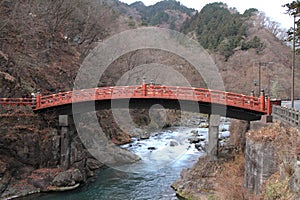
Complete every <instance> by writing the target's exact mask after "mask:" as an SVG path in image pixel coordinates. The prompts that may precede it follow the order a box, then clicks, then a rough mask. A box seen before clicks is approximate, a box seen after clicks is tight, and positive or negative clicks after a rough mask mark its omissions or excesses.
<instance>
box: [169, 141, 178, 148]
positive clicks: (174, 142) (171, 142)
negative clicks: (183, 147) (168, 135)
mask: <svg viewBox="0 0 300 200" xmlns="http://www.w3.org/2000/svg"><path fill="white" fill-rule="evenodd" d="M175 146H178V143H177V142H176V141H173V140H171V141H170V147H175Z"/></svg>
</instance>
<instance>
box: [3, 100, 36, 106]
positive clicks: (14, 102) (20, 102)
mask: <svg viewBox="0 0 300 200" xmlns="http://www.w3.org/2000/svg"><path fill="white" fill-rule="evenodd" d="M35 103H36V102H35V101H34V99H33V98H0V105H4V106H34V105H35Z"/></svg>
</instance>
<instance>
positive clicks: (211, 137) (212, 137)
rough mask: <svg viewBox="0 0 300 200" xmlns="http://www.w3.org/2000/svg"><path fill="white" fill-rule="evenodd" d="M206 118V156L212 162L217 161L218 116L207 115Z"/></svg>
mask: <svg viewBox="0 0 300 200" xmlns="http://www.w3.org/2000/svg"><path fill="white" fill-rule="evenodd" d="M208 118H209V119H208V123H209V129H208V155H209V157H210V160H212V161H213V160H217V159H218V150H219V126H220V115H209V117H208Z"/></svg>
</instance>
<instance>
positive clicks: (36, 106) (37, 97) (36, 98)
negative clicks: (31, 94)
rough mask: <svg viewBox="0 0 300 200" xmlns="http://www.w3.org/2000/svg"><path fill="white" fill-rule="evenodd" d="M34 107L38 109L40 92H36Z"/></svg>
mask: <svg viewBox="0 0 300 200" xmlns="http://www.w3.org/2000/svg"><path fill="white" fill-rule="evenodd" d="M35 101H36V102H35V109H38V108H40V107H41V93H39V92H38V93H36V97H35Z"/></svg>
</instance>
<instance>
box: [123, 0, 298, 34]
mask: <svg viewBox="0 0 300 200" xmlns="http://www.w3.org/2000/svg"><path fill="white" fill-rule="evenodd" d="M120 1H122V2H125V3H128V4H131V3H133V2H135V1H136V0H120ZM141 1H143V2H144V4H145V5H147V6H148V5H153V4H155V3H156V2H159V1H160V0H141ZM177 1H180V2H181V4H183V5H185V6H187V7H189V8H194V9H196V10H199V11H200V10H201V9H202V8H203V6H205V5H206V4H208V3H213V2H223V3H226V4H227V5H228V6H229V7H234V8H237V10H238V11H239V12H240V13H243V12H244V11H245V10H246V9H248V8H257V9H258V10H259V11H262V12H264V13H265V14H266V16H268V17H270V18H271V20H272V21H276V22H278V23H280V24H281V27H283V28H286V29H288V28H290V27H292V26H293V19H292V18H291V17H290V16H289V15H288V14H285V12H286V8H283V7H282V5H284V4H286V3H291V2H292V1H293V0H270V1H266V0H219V1H218V0H177Z"/></svg>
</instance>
